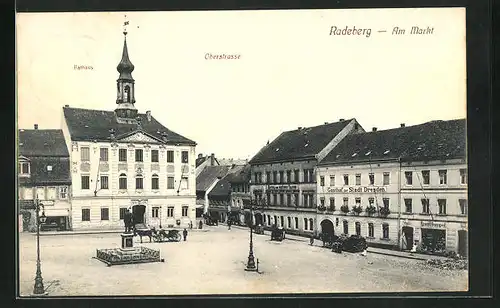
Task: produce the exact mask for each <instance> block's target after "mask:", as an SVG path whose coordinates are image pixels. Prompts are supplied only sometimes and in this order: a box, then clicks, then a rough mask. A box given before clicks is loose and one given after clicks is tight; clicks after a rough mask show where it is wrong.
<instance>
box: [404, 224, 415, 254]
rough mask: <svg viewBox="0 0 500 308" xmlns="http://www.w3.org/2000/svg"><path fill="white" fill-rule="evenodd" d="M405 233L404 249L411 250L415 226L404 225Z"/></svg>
mask: <svg viewBox="0 0 500 308" xmlns="http://www.w3.org/2000/svg"><path fill="white" fill-rule="evenodd" d="M403 235H404V240H405V245H404V246H403V249H404V250H411V249H412V248H413V228H412V227H407V226H405V227H403Z"/></svg>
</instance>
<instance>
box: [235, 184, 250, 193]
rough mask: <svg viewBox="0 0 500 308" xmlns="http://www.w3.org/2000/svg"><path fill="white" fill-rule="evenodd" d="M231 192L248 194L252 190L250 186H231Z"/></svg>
mask: <svg viewBox="0 0 500 308" xmlns="http://www.w3.org/2000/svg"><path fill="white" fill-rule="evenodd" d="M231 191H232V192H243V193H246V192H249V191H250V188H249V187H248V184H231Z"/></svg>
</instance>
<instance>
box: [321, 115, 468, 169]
mask: <svg viewBox="0 0 500 308" xmlns="http://www.w3.org/2000/svg"><path fill="white" fill-rule="evenodd" d="M466 138H467V135H466V122H465V119H458V120H449V121H431V122H426V123H423V124H419V125H413V126H406V127H398V128H394V129H388V130H380V131H375V132H365V133H359V134H352V135H349V136H347V137H345V138H344V139H343V140H342V141H341V142H340V143H339V144H338V145H337V146H336V147H335V148H333V150H332V151H331V152H330V153H328V155H327V156H326V157H325V158H324V159H323V160H322V161H321V162H320V163H319V164H320V165H323V164H331V163H348V162H366V161H370V160H392V159H398V158H401V160H403V161H408V160H413V161H418V160H441V159H452V158H465V157H466Z"/></svg>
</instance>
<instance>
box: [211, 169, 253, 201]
mask: <svg viewBox="0 0 500 308" xmlns="http://www.w3.org/2000/svg"><path fill="white" fill-rule="evenodd" d="M244 168H245V166H242V165H239V166H234V167H232V168H231V169H229V170H228V174H227V175H226V176H224V177H223V178H222V179H221V180H220V181H219V182H217V184H215V186H214V188H213V189H212V190H211V191H210V193H209V194H208V197H216V196H218V197H225V196H229V195H230V194H231V179H232V178H233V177H234V176H238V175H239V174H240V172H241V171H242V170H243V169H244Z"/></svg>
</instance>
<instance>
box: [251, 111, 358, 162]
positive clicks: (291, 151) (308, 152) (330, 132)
mask: <svg viewBox="0 0 500 308" xmlns="http://www.w3.org/2000/svg"><path fill="white" fill-rule="evenodd" d="M352 120H353V119H349V120H344V121H341V122H335V123H330V124H324V125H319V126H314V127H305V128H302V129H296V130H292V131H287V132H283V133H281V135H279V136H278V137H277V138H276V139H274V140H273V142H271V143H270V144H268V145H266V146H265V147H263V148H262V149H261V150H260V151H259V152H258V153H257V154H256V155H255V156H254V157H253V158H252V159H251V160H250V164H257V163H267V162H273V161H289V160H294V159H304V158H309V157H311V158H312V157H314V155H316V154H318V153H319V152H320V151H321V150H322V149H323V148H324V147H325V146H326V145H327V144H328V143H329V142H330V141H331V140H332V139H333V138H334V137H335V136H336V135H337V134H338V133H339V132H340V131H341V130H342V129H344V127H346V126H347V124H349V123H350V122H351V121H352Z"/></svg>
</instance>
